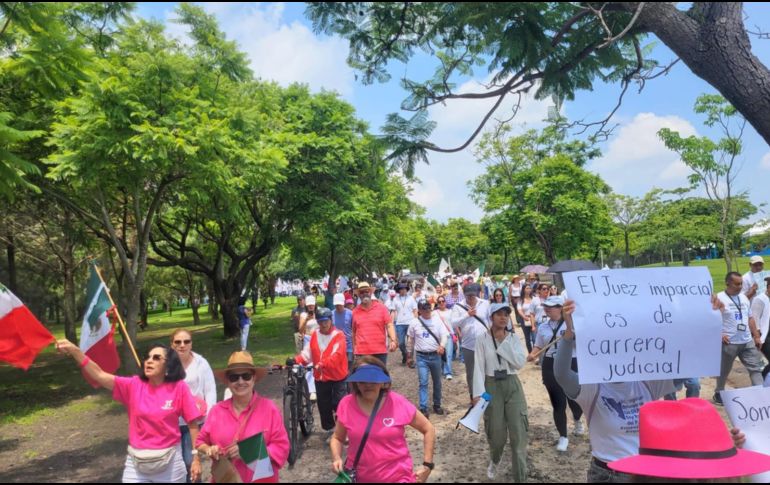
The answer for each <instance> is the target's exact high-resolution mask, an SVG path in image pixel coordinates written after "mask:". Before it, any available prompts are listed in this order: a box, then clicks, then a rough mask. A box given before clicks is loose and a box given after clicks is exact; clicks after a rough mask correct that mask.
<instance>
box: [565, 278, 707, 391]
mask: <svg viewBox="0 0 770 485" xmlns="http://www.w3.org/2000/svg"><path fill="white" fill-rule="evenodd" d="M563 278H564V285H565V287H566V288H567V291H568V292H569V296H570V298H571V299H572V300H574V301H575V304H576V305H577V308H576V309H575V314H574V315H573V319H574V322H575V333H576V335H577V342H576V343H577V358H578V365H579V368H580V372H579V375H580V383H581V384H595V383H605V382H632V381H646V380H658V379H675V378H681V379H685V378H688V377H705V376H718V375H719V366H720V362H721V358H722V318H721V315H720V313H719V311H716V310H712V306H711V294H712V292H713V288H712V282H711V276H710V275H709V272H708V269H707V268H705V267H697V268H696V267H691V268H650V269H614V270H603V271H575V272H571V273H564V275H563Z"/></svg>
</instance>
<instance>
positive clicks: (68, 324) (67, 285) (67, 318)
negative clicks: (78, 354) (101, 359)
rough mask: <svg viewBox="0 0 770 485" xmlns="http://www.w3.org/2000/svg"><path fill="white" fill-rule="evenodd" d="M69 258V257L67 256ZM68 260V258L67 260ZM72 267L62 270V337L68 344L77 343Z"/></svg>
mask: <svg viewBox="0 0 770 485" xmlns="http://www.w3.org/2000/svg"><path fill="white" fill-rule="evenodd" d="M68 256H69V255H68ZM68 259H69V258H68ZM73 267H74V265H72V266H70V265H69V264H68V265H67V267H65V268H64V336H65V337H67V340H69V341H70V342H77V341H78V339H77V333H76V331H75V318H76V317H75V313H76V311H77V310H76V297H75V272H74V268H73Z"/></svg>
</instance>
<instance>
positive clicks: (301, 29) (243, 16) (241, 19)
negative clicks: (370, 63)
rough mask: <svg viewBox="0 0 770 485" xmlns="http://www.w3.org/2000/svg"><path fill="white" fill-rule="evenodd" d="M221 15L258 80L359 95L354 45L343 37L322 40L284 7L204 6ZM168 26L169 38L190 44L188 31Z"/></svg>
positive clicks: (169, 23)
mask: <svg viewBox="0 0 770 485" xmlns="http://www.w3.org/2000/svg"><path fill="white" fill-rule="evenodd" d="M203 8H204V9H205V10H206V11H207V12H209V13H211V14H213V15H214V16H216V18H217V20H218V21H219V25H220V29H221V30H222V31H223V32H225V33H226V35H227V38H228V40H234V41H236V42H237V43H238V46H239V49H240V50H241V51H243V52H245V53H246V54H247V56H248V58H249V60H250V61H251V68H252V69H253V70H254V73H255V75H256V76H257V77H259V78H262V79H264V80H269V81H276V82H278V83H279V84H281V85H284V86H286V85H289V84H291V83H293V82H299V83H305V84H308V85H309V86H310V87H311V88H312V89H313V90H315V91H318V90H320V89H321V88H325V89H327V90H334V91H337V92H339V93H340V94H342V95H343V96H349V95H351V94H352V92H353V84H354V79H355V78H354V74H353V70H352V69H351V68H350V67H348V65H347V62H346V57H347V53H348V44H347V42H346V41H345V40H343V39H340V38H329V37H326V38H323V37H318V36H316V35H315V34H314V33H313V32H312V31H311V30H310V29H309V28H308V27H307V26H305V25H303V24H302V23H300V22H297V21H295V22H291V23H288V22H287V21H285V20H284V10H285V5H284V4H282V3H270V4H260V3H249V4H246V3H204V4H203ZM173 18H174V16H173V14H172V15H171V17H170V18H169V19H167V22H166V29H167V32H169V34H171V35H173V36H175V37H177V38H180V39H182V40H183V41H184V39H185V38H186V37H187V33H186V29H185V28H184V27H182V26H179V25H178V24H175V23H174V22H172V21H170V20H171V19H173Z"/></svg>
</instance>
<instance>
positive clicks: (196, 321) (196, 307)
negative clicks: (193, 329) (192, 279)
mask: <svg viewBox="0 0 770 485" xmlns="http://www.w3.org/2000/svg"><path fill="white" fill-rule="evenodd" d="M200 307H201V306H200V305H198V304H195V303H193V304H192V314H193V325H195V326H197V325H200V324H201V316H200V313H199V311H198V310H199V309H200Z"/></svg>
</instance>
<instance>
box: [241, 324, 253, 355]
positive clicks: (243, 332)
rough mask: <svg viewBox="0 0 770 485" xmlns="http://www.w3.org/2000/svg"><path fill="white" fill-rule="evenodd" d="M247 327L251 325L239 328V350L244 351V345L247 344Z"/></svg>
mask: <svg viewBox="0 0 770 485" xmlns="http://www.w3.org/2000/svg"><path fill="white" fill-rule="evenodd" d="M249 327H251V325H243V326H241V350H246V345H247V344H248V343H249Z"/></svg>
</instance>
